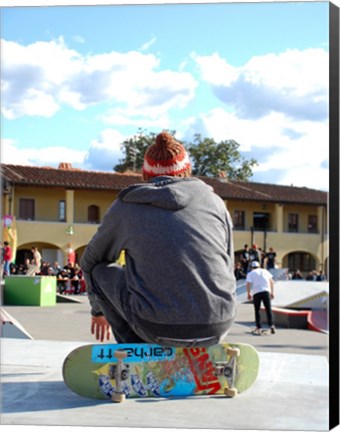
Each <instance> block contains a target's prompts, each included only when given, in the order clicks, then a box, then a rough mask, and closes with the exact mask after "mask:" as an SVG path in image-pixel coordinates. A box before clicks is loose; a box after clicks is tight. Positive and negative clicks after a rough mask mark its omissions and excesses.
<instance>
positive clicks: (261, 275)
mask: <svg viewBox="0 0 340 432" xmlns="http://www.w3.org/2000/svg"><path fill="white" fill-rule="evenodd" d="M251 268H252V270H251V271H250V272H249V273H248V274H247V278H246V288H247V293H248V300H253V303H254V310H255V321H256V328H255V330H253V334H255V335H261V334H262V329H261V317H260V306H261V302H263V304H264V307H265V309H266V314H267V322H268V325H269V327H270V331H271V333H275V326H274V323H273V314H272V308H271V300H272V299H273V298H274V281H273V277H272V275H271V273H270V272H269V271H268V270H266V269H263V268H261V267H260V263H259V262H258V261H253V262H252V263H251ZM251 292H252V294H251Z"/></svg>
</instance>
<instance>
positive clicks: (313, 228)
mask: <svg viewBox="0 0 340 432" xmlns="http://www.w3.org/2000/svg"><path fill="white" fill-rule="evenodd" d="M308 232H309V233H317V232H318V217H317V216H316V215H309V216H308Z"/></svg>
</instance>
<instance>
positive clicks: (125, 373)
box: [120, 369, 129, 381]
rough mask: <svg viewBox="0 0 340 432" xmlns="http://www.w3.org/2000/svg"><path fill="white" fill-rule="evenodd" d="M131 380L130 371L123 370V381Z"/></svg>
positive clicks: (121, 376) (121, 377)
mask: <svg viewBox="0 0 340 432" xmlns="http://www.w3.org/2000/svg"><path fill="white" fill-rule="evenodd" d="M128 378H129V371H128V370H127V369H124V370H122V373H121V375H120V379H121V380H122V381H126V380H127V379H128Z"/></svg>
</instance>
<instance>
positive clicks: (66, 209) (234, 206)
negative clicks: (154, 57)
mask: <svg viewBox="0 0 340 432" xmlns="http://www.w3.org/2000/svg"><path fill="white" fill-rule="evenodd" d="M202 180H204V181H205V182H206V183H208V184H210V185H211V186H212V187H213V188H214V190H215V192H216V193H217V194H218V195H219V196H220V197H221V198H222V199H223V200H224V201H225V203H226V205H227V207H228V209H229V211H230V214H231V216H232V219H233V222H234V245H235V255H236V260H237V259H238V256H239V253H240V252H241V250H242V249H243V247H244V245H245V244H248V245H249V246H251V245H252V244H253V243H256V244H257V245H258V247H260V248H262V249H263V250H268V249H269V248H270V247H272V248H273V249H274V250H275V252H276V254H277V265H278V267H279V268H289V270H290V271H294V270H296V269H299V270H301V271H302V272H304V273H306V272H308V271H310V270H317V271H319V270H323V271H324V272H325V273H326V274H327V260H328V231H327V221H328V216H327V196H328V194H327V192H324V191H319V190H313V189H308V188H298V187H294V186H279V185H271V184H264V183H252V182H247V183H245V182H231V181H230V182H228V181H226V179H224V178H221V179H218V178H215V179H212V178H202ZM140 181H141V177H140V176H139V175H135V174H133V175H129V174H117V173H114V172H96V171H83V170H79V169H74V168H72V166H71V165H70V164H63V163H61V164H60V165H59V168H58V169H56V168H49V167H31V166H20V165H6V164H3V165H2V209H1V210H2V217H3V218H4V217H5V216H6V217H7V220H10V218H11V217H13V216H14V220H15V222H16V227H15V226H14V225H12V228H13V229H12V232H11V235H12V236H13V232H14V233H15V229H16V239H15V238H14V241H16V263H23V261H24V259H25V258H27V257H30V253H31V252H30V249H31V246H32V245H35V246H37V247H38V249H39V250H40V252H41V254H42V257H43V260H46V261H50V262H54V261H58V262H59V263H60V264H64V263H66V262H67V257H68V254H69V253H70V251H71V252H72V251H74V252H75V253H76V258H77V260H79V258H80V256H81V255H82V253H83V251H84V248H85V247H86V245H87V243H88V241H89V240H90V239H91V237H92V236H93V234H94V233H95V232H96V230H97V228H98V225H99V223H100V222H101V220H102V219H103V216H104V214H105V212H106V210H107V208H108V207H109V206H110V204H111V202H112V201H113V200H114V199H115V198H116V197H117V194H118V193H119V191H120V190H122V189H123V188H124V187H127V186H129V185H131V184H133V183H138V182H140ZM7 235H8V229H7V231H6V229H5V230H4V238H5V237H6V236H7ZM14 246H15V245H14Z"/></svg>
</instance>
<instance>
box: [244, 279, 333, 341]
mask: <svg viewBox="0 0 340 432" xmlns="http://www.w3.org/2000/svg"><path fill="white" fill-rule="evenodd" d="M328 297H329V283H328V282H314V281H304V280H302V281H292V280H287V281H283V280H277V281H275V288H274V299H273V300H272V310H273V314H274V321H275V323H276V325H278V326H281V327H286V328H297V329H299V328H301V329H302V328H308V329H309V330H313V331H320V332H322V333H328V313H327V307H328ZM237 298H238V301H239V302H241V303H244V302H247V301H248V299H247V290H246V282H245V280H240V281H238V282H237ZM264 312H265V311H264V309H263V308H262V309H261V318H262V321H263V322H266V316H265V313H264Z"/></svg>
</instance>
